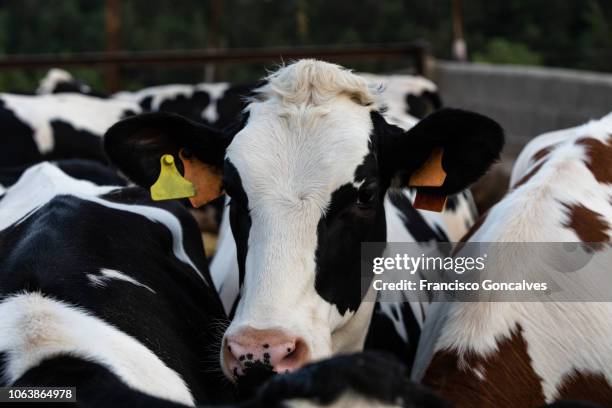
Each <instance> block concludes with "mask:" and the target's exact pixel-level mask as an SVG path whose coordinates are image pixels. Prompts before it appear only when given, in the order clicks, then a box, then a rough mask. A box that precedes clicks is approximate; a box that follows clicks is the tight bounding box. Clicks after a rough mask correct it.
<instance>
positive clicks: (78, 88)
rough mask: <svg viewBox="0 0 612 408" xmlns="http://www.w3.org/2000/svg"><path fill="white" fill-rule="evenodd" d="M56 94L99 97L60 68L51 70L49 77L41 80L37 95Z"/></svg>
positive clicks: (83, 83)
mask: <svg viewBox="0 0 612 408" xmlns="http://www.w3.org/2000/svg"><path fill="white" fill-rule="evenodd" d="M54 93H80V94H84V95H92V96H98V94H96V93H95V92H94V90H93V89H91V87H90V86H89V85H87V84H86V83H85V82H83V81H81V80H79V79H76V78H74V77H73V76H72V75H71V74H70V73H69V72H68V71H65V70H63V69H60V68H51V69H50V70H49V72H47V75H45V76H44V77H43V79H41V80H40V83H39V85H38V88H37V89H36V94H37V95H48V94H54Z"/></svg>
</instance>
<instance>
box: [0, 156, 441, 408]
mask: <svg viewBox="0 0 612 408" xmlns="http://www.w3.org/2000/svg"><path fill="white" fill-rule="evenodd" d="M90 164H91V166H92V167H91V168H90V169H87V163H85V162H80V163H78V166H76V165H75V164H74V163H70V166H67V165H66V164H58V165H54V164H51V163H41V164H38V165H35V166H33V167H31V168H29V169H27V170H26V171H25V173H24V174H23V175H22V176H21V178H20V179H19V180H18V181H17V182H16V183H15V184H13V185H12V186H11V187H9V188H8V189H7V191H6V194H5V195H4V196H3V197H2V198H0V213H2V214H3V217H2V219H0V330H1V332H2V336H0V373H2V376H0V386H14V387H42V386H46V387H68V386H69V387H76V396H77V402H78V406H86V407H109V406H113V407H134V406H146V407H176V408H178V407H185V406H193V405H194V403H198V404H202V403H214V402H220V401H228V400H231V399H232V398H231V392H230V390H229V389H228V388H227V387H225V386H224V381H223V380H222V378H221V377H220V376H219V374H218V369H217V368H216V367H218V364H219V363H218V360H217V359H216V358H214V357H213V358H210V355H211V353H212V354H213V355H215V354H216V347H215V346H214V345H215V344H216V340H215V338H216V337H218V336H220V335H221V334H222V331H219V329H218V328H217V327H218V325H219V324H222V322H223V321H224V320H225V315H224V313H223V310H222V307H221V304H220V302H219V299H218V297H217V295H216V293H215V291H214V289H213V288H212V282H211V280H210V277H209V275H208V274H207V269H206V264H205V260H204V257H203V254H202V253H201V250H200V248H201V244H199V243H198V241H199V239H200V238H199V234H198V233H197V228H196V226H195V223H194V222H193V220H192V219H191V218H190V217H189V216H188V214H187V212H186V210H185V209H184V207H182V206H180V205H178V204H176V203H172V202H165V203H152V202H151V201H150V199H149V197H148V192H145V191H144V190H141V189H139V188H134V187H129V188H125V187H124V188H121V187H117V186H97V185H96V184H94V183H93V182H91V181H86V180H87V179H90V178H91V179H93V180H94V181H96V182H97V181H103V180H104V172H101V173H99V172H98V171H99V170H100V169H102V170H104V169H105V168H104V167H103V166H100V165H99V164H97V163H90ZM64 170H69V171H71V172H74V173H77V174H79V175H80V177H81V178H82V179H81V180H77V179H75V178H73V177H70V176H69V175H68V174H66V173H65V172H64ZM92 175H94V176H92ZM111 181H112V177H111ZM373 374H374V375H375V377H371V376H372V375H373ZM408 378H409V376H408V373H407V369H406V367H405V366H403V365H402V364H399V363H398V362H397V361H395V360H393V359H390V358H389V357H386V356H382V355H376V354H359V355H351V356H343V357H338V358H335V359H331V360H327V361H323V362H320V363H317V364H314V365H310V366H308V367H305V368H304V369H303V370H301V371H298V372H296V373H295V374H293V375H292V376H285V377H282V378H280V377H279V378H276V379H273V380H272V381H270V382H268V383H267V384H266V385H265V387H264V388H262V389H261V390H259V391H258V392H257V393H256V395H255V396H254V397H253V398H252V399H250V400H248V401H245V402H243V403H241V404H240V406H241V407H251V408H256V407H261V408H263V407H266V408H267V407H281V406H282V407H289V406H306V405H307V406H330V407H331V406H334V407H344V406H347V404H350V405H351V406H354V407H370V406H380V407H391V406H394V407H400V406H401V407H415V406H416V407H432V406H434V407H442V406H446V404H445V403H444V402H443V401H441V400H440V399H438V398H437V397H435V396H434V395H433V394H431V393H429V392H428V391H426V390H424V389H422V388H420V387H419V386H417V385H414V384H413V383H410V381H409V380H408ZM332 379H333V381H332Z"/></svg>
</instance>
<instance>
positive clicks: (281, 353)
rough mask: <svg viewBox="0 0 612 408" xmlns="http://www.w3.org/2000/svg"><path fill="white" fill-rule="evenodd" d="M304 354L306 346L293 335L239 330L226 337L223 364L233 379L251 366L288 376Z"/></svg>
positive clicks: (305, 357) (269, 331) (306, 350)
mask: <svg viewBox="0 0 612 408" xmlns="http://www.w3.org/2000/svg"><path fill="white" fill-rule="evenodd" d="M308 355H309V352H308V347H307V346H306V343H305V342H304V341H303V340H302V339H300V338H298V337H297V336H292V335H289V334H287V333H284V332H282V331H280V330H255V329H243V330H241V331H239V332H238V333H236V334H234V335H232V336H228V337H227V338H226V341H225V346H224V350H223V357H224V358H223V362H224V364H225V368H226V369H227V372H229V373H231V374H232V377H233V379H236V378H237V377H239V376H241V375H244V374H245V373H246V372H247V371H248V370H249V368H251V367H255V366H260V367H262V366H263V367H267V368H269V369H271V370H274V371H275V372H277V373H279V374H284V373H289V372H291V371H294V370H297V369H298V368H300V367H301V366H303V365H304V364H305V363H306V361H307V360H308Z"/></svg>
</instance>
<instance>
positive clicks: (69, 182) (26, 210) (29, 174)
mask: <svg viewBox="0 0 612 408" xmlns="http://www.w3.org/2000/svg"><path fill="white" fill-rule="evenodd" d="M116 189H117V187H112V186H110V187H109V186H105V187H100V186H96V185H95V184H93V183H91V182H89V181H85V180H77V179H74V178H71V177H70V176H68V175H66V174H65V173H63V172H62V171H61V170H60V169H59V168H57V167H55V166H53V165H52V164H50V163H46V162H43V163H40V164H37V165H35V166H32V167H30V168H29V169H27V170H26V171H25V172H24V173H23V175H22V176H21V178H20V179H19V180H18V181H17V183H15V184H14V185H13V186H11V187H10V188H9V189H8V190H7V192H6V194H5V196H4V197H3V199H2V201H0V213H2V215H3V216H2V217H1V218H0V231H1V230H3V229H5V228H7V227H9V226H11V225H14V224H16V223H19V222H22V221H23V220H24V219H26V218H27V217H28V216H29V215H30V214H31V213H32V212H34V211H35V210H37V209H38V208H39V207H41V206H43V205H45V204H46V203H48V202H49V200H51V199H52V198H53V197H55V196H57V195H61V194H69V195H72V196H75V197H77V198H79V199H82V200H87V201H90V202H94V203H96V204H99V205H102V206H104V207H107V208H112V209H115V210H120V211H127V212H130V213H133V214H135V215H138V216H141V217H145V218H147V219H149V220H151V221H153V222H156V223H159V224H161V225H163V226H164V227H166V228H167V229H168V230H169V231H170V233H171V234H172V251H173V253H174V256H175V257H176V258H177V259H179V260H180V261H181V262H183V263H184V264H186V265H189V266H190V267H191V268H192V269H193V270H194V271H195V272H196V273H197V274H198V275H199V276H200V277H201V278H202V280H204V282H206V280H205V279H204V275H203V274H202V272H201V271H200V270H199V269H198V268H197V267H196V265H195V264H194V263H193V261H192V260H191V259H190V258H189V256H188V255H187V253H186V251H185V248H184V246H183V228H182V227H181V223H180V221H179V220H178V219H177V218H176V217H175V216H174V215H173V214H172V213H171V212H169V211H166V210H163V209H161V208H157V207H151V206H146V205H132V204H121V203H116V202H112V201H109V200H105V199H102V198H100V197H99V196H101V195H104V194H107V193H109V192H111V191H113V190H116Z"/></svg>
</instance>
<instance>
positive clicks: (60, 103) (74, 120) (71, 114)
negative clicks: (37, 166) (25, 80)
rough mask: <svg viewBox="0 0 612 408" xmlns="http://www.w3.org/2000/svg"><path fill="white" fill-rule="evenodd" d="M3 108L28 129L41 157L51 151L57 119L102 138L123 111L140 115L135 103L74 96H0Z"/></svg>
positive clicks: (67, 94) (121, 115)
mask: <svg viewBox="0 0 612 408" xmlns="http://www.w3.org/2000/svg"><path fill="white" fill-rule="evenodd" d="M0 100H2V101H3V102H4V107H5V108H6V109H10V110H11V111H13V112H14V114H15V116H16V117H17V118H19V120H21V121H22V122H24V123H25V124H26V125H28V126H29V127H30V128H32V130H33V132H34V136H33V137H34V142H35V143H36V146H37V147H38V150H39V151H40V153H41V154H45V153H48V152H50V151H51V150H53V147H54V146H55V139H54V135H53V128H52V127H51V121H53V120H61V121H64V122H66V123H68V124H70V125H71V126H73V127H74V128H75V129H76V130H85V131H87V132H90V133H92V134H94V135H96V136H100V137H102V135H104V132H106V130H107V129H108V128H109V127H111V126H112V125H114V124H115V123H116V122H118V121H119V120H120V119H121V118H122V117H123V115H124V113H125V112H126V111H133V112H135V113H138V112H140V106H138V105H137V104H134V103H131V102H126V101H118V100H112V99H101V98H95V97H91V96H86V95H81V94H76V93H61V94H52V95H37V96H29V95H13V94H0Z"/></svg>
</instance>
